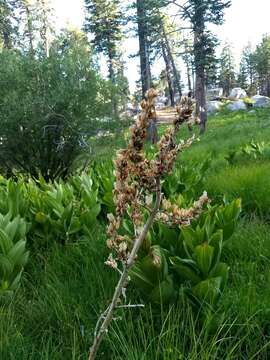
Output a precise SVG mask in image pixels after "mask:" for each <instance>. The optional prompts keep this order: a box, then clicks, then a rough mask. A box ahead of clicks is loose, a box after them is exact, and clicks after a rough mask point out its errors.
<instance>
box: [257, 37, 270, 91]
mask: <svg viewBox="0 0 270 360" xmlns="http://www.w3.org/2000/svg"><path fill="white" fill-rule="evenodd" d="M254 60H255V68H256V72H257V76H258V86H259V91H260V93H261V94H262V95H265V96H270V36H269V35H268V36H264V37H263V39H262V42H261V44H260V45H258V46H257V48H256V51H255V55H254Z"/></svg>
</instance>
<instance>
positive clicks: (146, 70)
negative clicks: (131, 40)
mask: <svg viewBox="0 0 270 360" xmlns="http://www.w3.org/2000/svg"><path fill="white" fill-rule="evenodd" d="M136 5H137V22H138V35H139V46H140V66H141V82H142V96H143V97H144V96H145V93H146V91H147V90H149V89H150V87H151V68H150V59H149V48H148V39H147V25H146V19H145V8H144V0H137V3H136Z"/></svg>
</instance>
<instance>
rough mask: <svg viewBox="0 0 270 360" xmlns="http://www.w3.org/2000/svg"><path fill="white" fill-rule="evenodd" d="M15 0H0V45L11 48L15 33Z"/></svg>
mask: <svg viewBox="0 0 270 360" xmlns="http://www.w3.org/2000/svg"><path fill="white" fill-rule="evenodd" d="M15 9H16V1H12V0H0V47H3V48H5V49H11V48H12V47H13V45H14V36H16V35H17V27H16V21H14V20H16V17H15Z"/></svg>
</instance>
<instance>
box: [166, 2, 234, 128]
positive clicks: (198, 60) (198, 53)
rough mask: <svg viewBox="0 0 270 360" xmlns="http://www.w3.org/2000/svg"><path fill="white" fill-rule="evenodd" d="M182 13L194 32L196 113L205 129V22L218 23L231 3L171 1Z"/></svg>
mask: <svg viewBox="0 0 270 360" xmlns="http://www.w3.org/2000/svg"><path fill="white" fill-rule="evenodd" d="M173 3H174V4H175V5H177V6H178V7H179V8H180V10H181V13H182V17H183V18H184V19H187V20H189V21H190V23H191V26H192V30H193V33H194V45H193V53H194V66H195V72H196V86H195V97H196V100H197V115H199V116H200V119H201V132H204V131H205V128H206V121H207V111H206V67H207V59H208V55H209V51H212V50H211V49H210V48H209V47H210V44H211V43H212V40H211V38H212V36H211V33H210V32H209V31H207V24H215V25H220V24H222V23H223V20H224V10H225V9H226V8H227V7H229V6H230V5H231V1H227V0H188V1H187V2H185V4H184V5H179V4H178V2H176V1H173Z"/></svg>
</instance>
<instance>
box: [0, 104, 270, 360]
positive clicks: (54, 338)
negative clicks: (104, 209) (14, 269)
mask: <svg viewBox="0 0 270 360" xmlns="http://www.w3.org/2000/svg"><path fill="white" fill-rule="evenodd" d="M159 114H160V116H159V117H160V118H161V120H162V121H161V122H162V123H163V124H164V122H165V123H167V122H170V121H171V119H172V117H173V116H174V115H175V114H174V112H173V111H171V110H169V111H167V110H166V111H161V112H160V113H159ZM165 119H166V121H165ZM163 124H161V125H160V127H159V132H160V133H162V132H163V129H164V127H166V125H164V126H163ZM195 131H196V132H197V129H196V128H195ZM179 136H180V137H181V138H187V137H189V136H190V133H189V131H188V129H186V128H183V130H182V131H181V132H180V134H179ZM124 137H125V136H123V138H122V139H119V137H118V138H116V139H115V142H113V141H114V140H113V139H111V140H110V142H108V143H106V142H104V143H103V148H102V159H103V158H104V159H107V160H108V161H110V160H111V159H112V154H113V153H114V151H115V150H117V149H119V148H120V147H122V146H123V144H124V142H125V139H124ZM97 156H98V154H97ZM208 158H209V161H210V162H211V165H210V167H209V169H208V171H207V173H206V174H205V178H204V181H203V184H202V185H201V187H200V188H199V189H197V191H198V193H199V194H201V192H202V191H203V190H206V191H207V192H208V193H209V196H210V197H211V199H220V200H221V201H222V199H223V198H226V199H228V200H232V199H235V198H241V199H242V205H243V211H242V216H241V220H240V221H239V225H238V228H237V230H236V232H235V234H234V236H233V238H232V239H231V240H230V241H229V243H228V245H227V247H226V248H225V249H224V253H223V255H222V260H223V261H225V262H226V263H227V264H229V266H230V275H229V281H228V286H227V287H226V289H225V291H224V293H223V294H222V297H221V300H220V303H219V309H218V311H219V317H220V318H219V320H220V325H219V326H218V328H217V329H215V330H213V329H212V330H209V328H207V327H201V326H200V324H198V322H196V319H194V317H193V315H192V311H191V309H190V307H185V306H183V302H182V301H181V299H180V300H179V301H177V302H176V303H173V304H171V305H170V306H169V307H165V306H163V305H160V306H154V305H151V304H149V303H147V302H145V307H144V308H143V309H141V308H140V309H130V310H125V311H123V313H121V314H119V316H120V318H118V321H115V322H114V323H113V326H112V328H111V329H110V331H109V333H108V336H107V337H106V339H105V341H104V343H103V344H102V348H101V351H100V353H99V355H98V359H99V360H123V359H125V360H181V359H185V360H209V359H212V360H223V359H224V360H234V359H235V360H253V359H254V360H257V359H260V360H268V359H270V210H269V209H270V181H269V179H270V110H269V109H258V110H256V112H255V113H250V112H248V111H240V112H235V113H229V112H227V113H221V114H219V115H217V116H213V117H211V118H210V119H209V122H208V127H207V132H206V134H205V135H204V136H203V137H201V139H200V141H197V142H196V143H194V145H193V146H192V147H191V148H189V149H188V150H187V151H186V152H184V153H183V154H181V156H180V158H179V160H178V162H177V165H176V166H180V165H181V166H184V167H185V168H187V169H189V170H190V172H189V173H194V171H195V170H194V169H196V167H197V166H198V164H201V163H202V162H203V161H205V160H206V159H208ZM192 171H193V172H192ZM105 229H106V224H105V223H104V222H100V223H98V224H97V225H96V226H94V227H93V229H91V231H90V233H89V238H88V239H87V240H86V239H83V240H81V241H78V242H76V243H69V244H67V245H66V246H65V247H63V246H62V245H59V244H54V245H52V246H51V248H50V249H49V250H45V249H44V250H43V251H39V252H37V253H31V256H30V261H29V264H28V266H27V268H26V269H25V272H24V274H23V282H22V286H21V287H20V289H19V290H18V291H17V293H16V295H15V297H14V298H13V300H12V301H11V302H8V303H7V304H3V305H1V307H0V314H1V321H0V339H1V340H0V354H1V356H0V357H1V359H3V360H45V359H46V360H62V359H74V360H79V359H81V360H82V359H86V358H87V353H88V349H89V345H90V343H91V339H92V336H93V328H94V326H95V323H96V320H97V317H98V314H100V313H101V311H102V310H103V309H104V308H105V307H106V306H107V301H108V299H110V297H111V294H112V291H113V287H114V285H113V284H115V282H116V279H117V274H114V273H113V272H112V271H111V270H110V269H108V268H106V267H105V266H104V260H105V259H106V258H107V256H108V250H107V248H106V230H105ZM128 297H129V299H130V301H131V302H133V301H134V302H135V301H138V302H137V303H141V302H142V301H144V299H141V298H140V296H139V295H138V293H137V292H136V291H134V289H132V287H131V288H130V289H129V290H128Z"/></svg>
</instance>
